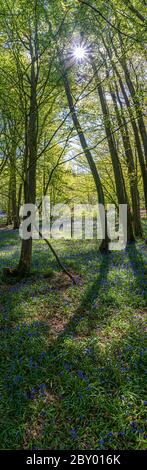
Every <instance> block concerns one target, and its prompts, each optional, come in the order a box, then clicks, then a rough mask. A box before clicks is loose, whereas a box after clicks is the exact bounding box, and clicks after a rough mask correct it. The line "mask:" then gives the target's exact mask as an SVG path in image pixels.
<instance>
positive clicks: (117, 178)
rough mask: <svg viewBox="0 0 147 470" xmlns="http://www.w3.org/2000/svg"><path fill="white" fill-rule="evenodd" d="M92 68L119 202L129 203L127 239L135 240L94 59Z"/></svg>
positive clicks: (103, 95) (129, 240) (104, 99)
mask: <svg viewBox="0 0 147 470" xmlns="http://www.w3.org/2000/svg"><path fill="white" fill-rule="evenodd" d="M92 68H93V71H94V74H95V77H96V80H97V91H98V95H99V99H100V103H101V108H102V113H103V117H104V126H105V132H106V136H107V141H108V147H109V151H110V155H111V160H112V165H113V171H114V178H115V185H116V192H117V198H118V203H119V204H127V241H128V242H132V241H134V234H133V227H132V217H131V211H130V206H129V202H128V198H127V194H126V189H125V183H124V178H123V174H122V169H121V165H120V161H119V157H118V153H117V149H116V145H115V140H114V137H113V135H112V131H111V122H110V116H109V110H108V107H107V102H106V97H105V93H104V90H103V87H102V85H101V80H100V79H99V76H98V73H97V68H96V65H95V63H94V61H93V60H92Z"/></svg>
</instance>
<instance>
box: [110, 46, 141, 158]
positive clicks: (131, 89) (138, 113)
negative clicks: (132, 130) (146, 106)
mask: <svg viewBox="0 0 147 470" xmlns="http://www.w3.org/2000/svg"><path fill="white" fill-rule="evenodd" d="M120 44H121V51H122V53H123V48H122V39H121V38H120ZM117 58H118V54H117ZM119 62H120V64H121V66H122V69H123V71H124V75H125V79H126V83H127V86H128V90H129V92H130V96H131V98H132V101H133V104H134V108H135V110H136V116H137V121H138V127H139V130H140V135H141V139H142V144H143V148H144V154H145V160H146V163H147V132H146V128H145V123H144V119H143V113H142V109H141V104H140V102H139V98H138V96H137V93H136V90H135V88H134V84H133V82H132V79H131V75H130V71H129V69H128V65H127V61H126V59H125V57H124V56H122V58H121V59H119Z"/></svg>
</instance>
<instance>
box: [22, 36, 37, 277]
mask: <svg viewBox="0 0 147 470" xmlns="http://www.w3.org/2000/svg"><path fill="white" fill-rule="evenodd" d="M30 51H31V58H32V62H31V96H30V113H29V123H28V131H27V135H26V145H27V148H26V156H25V166H26V164H27V161H28V169H26V177H25V187H24V196H25V203H27V204H35V202H36V161H37V115H38V110H37V89H36V87H37V80H36V74H35V60H36V59H35V56H34V52H33V48H32V44H31V45H30ZM31 264H32V237H30V238H29V239H28V240H23V239H22V246H21V254H20V260H19V265H18V268H17V272H18V273H19V274H21V275H24V274H29V273H30V270H31Z"/></svg>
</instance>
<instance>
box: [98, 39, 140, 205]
mask: <svg viewBox="0 0 147 470" xmlns="http://www.w3.org/2000/svg"><path fill="white" fill-rule="evenodd" d="M102 39H103V44H104V46H105V49H106V51H107V53H108V56H109V58H110V60H111V63H112V66H113V70H114V72H115V74H116V77H117V78H118V82H119V86H120V89H121V92H122V95H123V98H124V101H125V104H126V107H127V110H128V114H129V117H130V120H131V125H132V129H133V133H134V139H135V145H136V149H137V154H138V160H139V164H140V169H141V175H142V181H143V190H144V199H145V208H146V211H147V168H146V165H145V160H144V154H143V150H142V145H141V141H140V136H139V130H138V127H137V124H136V122H135V119H134V115H133V111H132V107H131V103H130V101H129V98H128V95H127V92H126V89H125V86H124V84H123V81H122V78H121V75H120V73H119V71H118V68H117V67H116V64H115V63H114V61H113V60H112V57H111V54H110V51H109V49H108V47H107V44H106V42H105V40H104V38H102Z"/></svg>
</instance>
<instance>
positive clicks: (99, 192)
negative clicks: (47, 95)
mask: <svg viewBox="0 0 147 470" xmlns="http://www.w3.org/2000/svg"><path fill="white" fill-rule="evenodd" d="M63 83H64V88H65V93H66V96H67V101H68V105H69V109H70V112H71V117H72V120H73V124H74V127H75V129H76V131H77V134H78V137H79V140H80V143H81V147H82V149H83V152H84V154H85V157H86V159H87V161H88V164H89V167H90V170H91V173H92V176H93V178H94V182H95V186H96V190H97V195H98V203H99V204H102V205H103V207H104V208H105V198H104V192H103V188H102V184H101V180H100V176H99V173H98V171H97V167H96V165H95V162H94V160H93V157H92V154H91V152H90V150H89V149H88V144H87V141H86V139H85V135H84V133H83V130H82V128H81V125H80V122H79V119H78V117H77V113H76V110H75V106H74V103H73V98H72V94H71V90H70V85H69V81H68V76H67V72H65V70H64V73H63ZM108 245H109V239H108V235H107V217H106V211H105V234H104V236H103V240H102V242H101V245H100V250H101V251H104V252H107V251H108Z"/></svg>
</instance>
